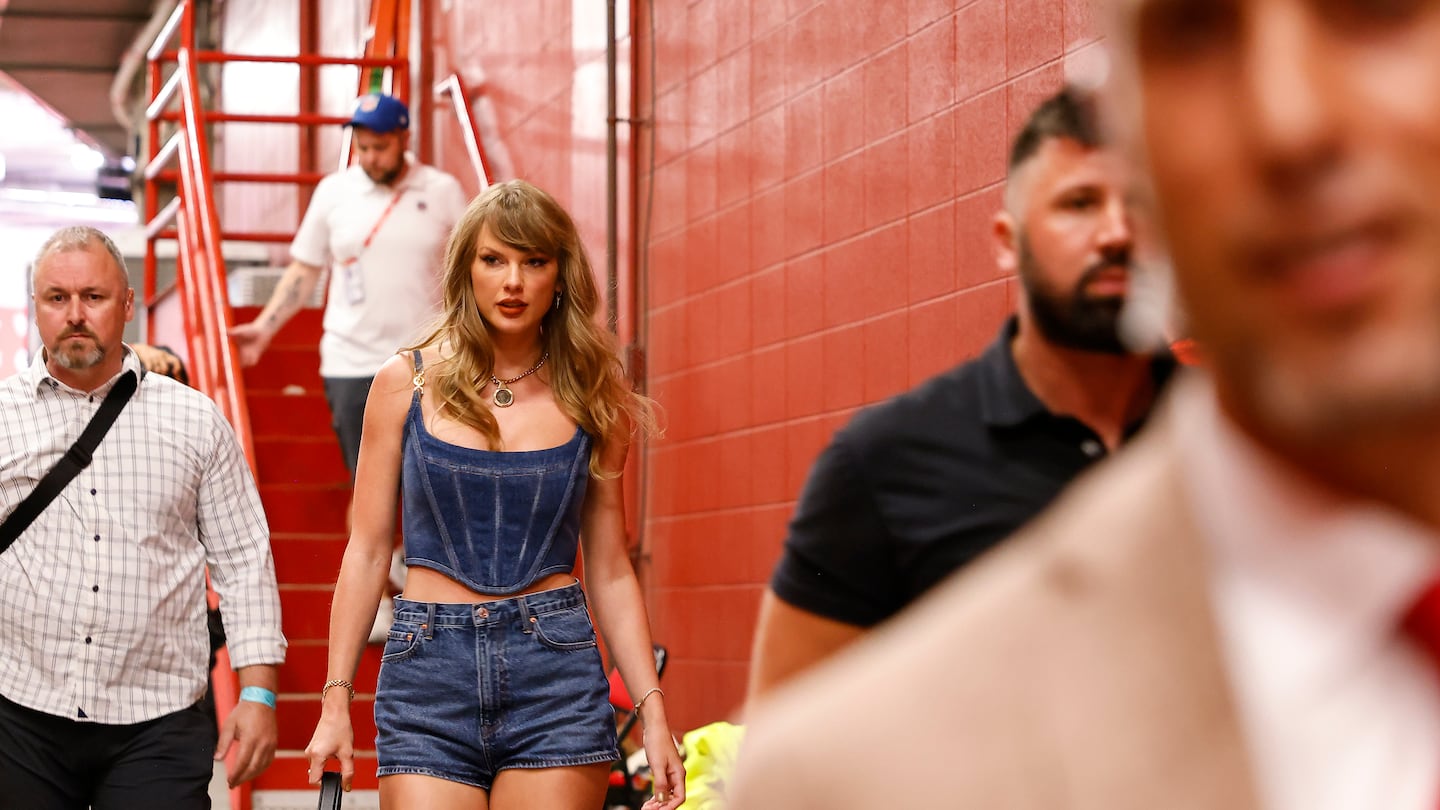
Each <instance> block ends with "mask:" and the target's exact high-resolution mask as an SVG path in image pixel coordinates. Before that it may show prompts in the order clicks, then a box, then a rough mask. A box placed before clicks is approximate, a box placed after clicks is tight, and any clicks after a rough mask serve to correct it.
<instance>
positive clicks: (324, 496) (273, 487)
mask: <svg viewBox="0 0 1440 810" xmlns="http://www.w3.org/2000/svg"><path fill="white" fill-rule="evenodd" d="M265 439H266V440H279V441H293V439H294V437H290V438H288V439H280V438H279V437H265ZM256 441H257V442H259V441H261V440H260V439H257V440H256ZM319 452H331V449H330V448H325V449H323V450H320V451H319ZM333 452H335V453H336V454H337V455H338V454H339V450H338V449H336V450H334V451H333ZM341 466H342V467H343V466H344V464H343V462H342V464H341ZM260 500H261V501H262V502H263V503H264V504H265V516H266V517H267V518H269V520H270V532H271V533H272V534H275V535H286V534H337V533H338V534H344V533H345V531H346V525H345V524H346V514H347V513H348V512H349V510H350V483H349V481H348V480H347V481H346V482H345V483H342V484H304V483H294V484H262V485H261V486H260Z"/></svg>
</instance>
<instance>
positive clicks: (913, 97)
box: [637, 0, 1093, 729]
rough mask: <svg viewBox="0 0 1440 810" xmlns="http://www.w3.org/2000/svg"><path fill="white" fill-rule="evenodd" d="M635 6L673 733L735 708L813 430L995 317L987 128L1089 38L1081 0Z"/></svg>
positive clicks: (925, 367) (812, 446) (1006, 119)
mask: <svg viewBox="0 0 1440 810" xmlns="http://www.w3.org/2000/svg"><path fill="white" fill-rule="evenodd" d="M645 12H646V9H645V8H644V7H643V6H641V8H640V15H641V18H642V20H643V17H644V15H645ZM654 15H655V27H656V42H657V52H656V59H657V65H656V76H657V79H658V80H657V82H656V87H655V91H656V96H657V98H656V101H655V111H654V117H655V119H656V130H655V134H656V138H657V145H656V155H655V163H656V165H655V172H654V178H653V180H654V195H655V200H654V211H655V219H654V223H653V227H652V232H651V240H650V244H649V247H650V251H651V253H650V258H651V267H650V274H649V279H648V284H649V292H650V310H649V313H648V315H649V318H650V345H649V348H650V359H651V363H650V369H649V370H650V381H651V386H652V391H653V392H654V394H655V396H656V397H657V398H658V399H659V400H660V401H661V402H662V403H663V404H664V405H665V406H666V409H667V411H668V413H669V424H670V431H669V433H668V435H667V436H666V438H665V439H664V440H663V441H662V442H659V443H656V444H655V445H654V447H653V449H652V451H651V454H650V460H651V462H652V473H653V474H652V475H651V477H650V481H651V487H652V489H651V497H650V500H649V509H648V523H647V528H648V530H649V537H648V542H649V545H650V548H651V550H652V551H653V555H654V567H653V569H652V570H651V572H650V575H651V578H652V580H653V587H654V601H653V607H652V609H653V611H654V614H655V617H654V622H655V627H656V636H657V638H658V639H660V640H661V641H662V642H663V643H666V644H668V645H669V646H670V648H671V651H672V653H673V654H674V658H673V659H672V660H673V665H672V666H673V669H672V670H671V671H670V672H669V673H668V674H667V675H666V679H665V680H666V687H667V692H668V693H670V695H671V699H670V701H669V705H670V707H671V712H672V715H673V718H674V720H675V722H676V724H677V725H678V727H679V728H681V729H686V728H690V727H693V726H696V725H699V724H702V723H705V722H708V721H711V720H715V719H719V718H722V717H726V716H728V715H730V714H731V713H732V712H734V711H735V710H736V709H737V708H738V707H739V705H740V702H741V700H742V698H743V694H744V684H745V676H746V668H747V666H748V658H749V650H750V640H751V636H752V633H753V626H754V621H755V616H756V611H757V605H758V601H759V596H760V594H761V591H762V589H763V588H764V583H765V581H766V580H767V579H768V576H769V573H770V571H771V569H772V567H773V565H774V563H775V560H776V558H777V555H778V553H779V548H780V543H781V541H782V539H783V537H784V532H785V524H786V521H787V519H788V517H789V514H790V512H791V510H792V508H793V505H794V499H795V497H796V495H797V494H798V492H799V489H800V487H801V485H802V483H803V481H804V478H805V475H806V472H807V471H808V469H809V466H810V464H811V462H812V461H813V459H814V458H815V455H816V454H817V453H818V451H819V450H820V448H821V447H822V446H823V445H824V444H825V442H826V441H827V440H828V438H829V437H830V435H831V433H832V432H833V431H834V430H835V428H836V427H837V426H839V425H841V424H843V423H844V422H845V421H846V420H847V419H848V418H849V416H850V415H851V414H852V413H853V411H854V409H855V408H857V407H859V406H861V405H864V404H866V403H870V402H875V401H877V400H880V399H883V398H885V397H887V396H889V395H892V394H894V393H896V392H898V391H901V390H902V389H904V388H907V387H909V386H911V385H913V384H915V383H917V382H919V381H920V380H922V379H924V378H926V377H928V376H931V375H932V374H934V373H936V372H938V371H940V370H942V369H944V368H947V367H949V366H951V365H952V364H954V363H956V362H957V361H959V360H961V359H963V358H965V357H968V356H971V355H973V354H975V353H976V352H978V351H979V350H980V349H981V348H982V347H983V346H984V345H985V344H986V343H987V342H988V341H989V339H990V338H991V337H992V335H993V333H994V331H995V330H996V328H997V327H998V325H999V323H1000V322H1001V320H1002V319H1003V317H1004V316H1005V314H1006V313H1007V312H1008V311H1009V310H1010V307H1011V284H1010V282H1008V281H1007V280H1006V279H1005V278H1004V277H1003V276H1002V275H1001V274H1000V273H999V272H998V271H997V270H996V268H995V266H994V263H993V261H992V258H991V251H990V247H989V243H988V237H987V233H988V223H989V218H990V216H991V214H992V213H993V212H994V210H995V209H996V207H997V206H998V205H999V201H1000V185H999V184H1000V182H1001V180H1002V179H1003V177H1004V174H1005V161H1006V156H1007V150H1008V141H1009V136H1010V134H1011V133H1012V132H1013V131H1014V130H1015V129H1016V128H1017V127H1018V125H1019V123H1020V122H1022V121H1023V118H1024V116H1025V115H1026V114H1027V113H1028V111H1029V109H1030V108H1031V107H1032V105H1033V104H1034V102H1035V101H1036V100H1037V99H1038V98H1039V97H1041V96H1043V95H1044V94H1047V93H1049V92H1051V91H1052V90H1054V89H1056V88H1057V87H1058V86H1059V84H1060V82H1061V81H1062V79H1063V76H1064V73H1065V64H1066V60H1067V54H1072V55H1073V53H1074V52H1076V51H1077V50H1080V49H1081V47H1082V46H1084V45H1085V44H1086V43H1088V42H1091V41H1093V36H1092V34H1091V28H1090V20H1089V19H1088V16H1087V13H1086V10H1085V0H1063V1H1062V0H974V2H965V1H964V0H960V2H955V1H954V0H908V2H907V1H906V0H888V2H881V3H877V2H874V0H823V1H820V2H817V0H748V1H747V2H741V0H698V2H686V0H654ZM637 27H640V26H638V25H637ZM641 30H642V31H643V30H644V29H643V28H641ZM640 40H641V41H642V43H643V41H644V36H643V34H642V36H641V37H640ZM645 53H646V52H645V50H644V47H643V45H642V46H641V47H640V54H641V61H642V68H641V69H639V70H637V72H639V73H641V83H640V86H639V87H638V89H637V98H639V99H640V102H641V105H640V106H641V115H644V116H648V115H650V110H649V94H650V90H649V87H648V83H647V82H646V79H647V78H648V70H644V69H643V60H644V55H645ZM637 166H638V167H639V171H640V172H641V177H640V184H639V187H640V189H641V194H642V195H643V193H644V191H645V189H646V187H647V184H648V182H649V179H650V178H649V177H648V176H647V175H646V171H647V169H648V160H647V159H646V157H645V156H642V159H641V160H640V161H638V162H637ZM642 199H643V197H642Z"/></svg>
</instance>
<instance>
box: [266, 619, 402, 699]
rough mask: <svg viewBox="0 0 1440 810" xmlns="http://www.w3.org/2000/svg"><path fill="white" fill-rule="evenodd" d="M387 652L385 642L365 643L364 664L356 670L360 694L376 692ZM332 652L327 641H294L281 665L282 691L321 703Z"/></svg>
mask: <svg viewBox="0 0 1440 810" xmlns="http://www.w3.org/2000/svg"><path fill="white" fill-rule="evenodd" d="M327 618H328V616H327ZM384 651H385V647H384V645H383V644H367V645H365V651H364V652H363V653H361V655H360V667H359V669H357V670H356V671H355V689H356V690H357V691H358V692H359V693H361V694H373V693H374V692H375V681H376V680H377V679H378V678H379V677H380V655H381V653H383V652H384ZM328 654H329V648H328V647H327V646H326V644H325V642H324V641H301V642H295V641H293V640H292V641H291V644H290V649H288V650H286V651H285V665H284V666H282V667H280V694H282V695H289V694H304V695H308V696H309V697H311V698H313V699H314V700H315V701H316V702H317V703H318V702H319V700H320V687H322V686H324V685H325V672H326V670H327V669H328V668H329V660H328V657H327V656H328Z"/></svg>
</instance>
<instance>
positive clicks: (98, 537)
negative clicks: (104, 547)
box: [95, 534, 100, 543]
mask: <svg viewBox="0 0 1440 810" xmlns="http://www.w3.org/2000/svg"><path fill="white" fill-rule="evenodd" d="M95 542H97V543H98V542H100V535H98V534H97V535H95Z"/></svg>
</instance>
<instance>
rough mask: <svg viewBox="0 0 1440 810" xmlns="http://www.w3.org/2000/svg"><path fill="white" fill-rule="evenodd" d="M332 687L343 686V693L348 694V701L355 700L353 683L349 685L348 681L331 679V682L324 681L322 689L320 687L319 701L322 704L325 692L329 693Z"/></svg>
mask: <svg viewBox="0 0 1440 810" xmlns="http://www.w3.org/2000/svg"><path fill="white" fill-rule="evenodd" d="M332 686H343V687H345V691H346V692H349V693H350V699H351V700H354V699H355V684H353V683H351V682H349V681H346V680H342V679H340V678H333V679H331V680H328V681H326V682H325V685H324V686H322V687H320V700H321V701H322V702H323V701H324V700H325V693H326V692H329V691H330V687H332Z"/></svg>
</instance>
